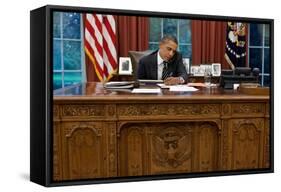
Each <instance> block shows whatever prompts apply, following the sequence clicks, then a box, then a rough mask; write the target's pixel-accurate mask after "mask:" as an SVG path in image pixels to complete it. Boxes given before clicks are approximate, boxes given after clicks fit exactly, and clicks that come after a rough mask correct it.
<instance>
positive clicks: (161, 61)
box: [157, 51, 164, 80]
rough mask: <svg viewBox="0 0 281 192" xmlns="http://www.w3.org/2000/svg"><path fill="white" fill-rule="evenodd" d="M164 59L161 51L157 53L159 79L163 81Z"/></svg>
mask: <svg viewBox="0 0 281 192" xmlns="http://www.w3.org/2000/svg"><path fill="white" fill-rule="evenodd" d="M163 61H164V60H163V59H162V58H161V56H160V54H159V51H158V52H157V79H158V80H161V79H162V72H163V68H164V63H163Z"/></svg>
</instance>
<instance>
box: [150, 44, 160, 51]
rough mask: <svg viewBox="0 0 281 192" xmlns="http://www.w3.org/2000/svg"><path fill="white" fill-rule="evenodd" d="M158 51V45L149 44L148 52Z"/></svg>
mask: <svg viewBox="0 0 281 192" xmlns="http://www.w3.org/2000/svg"><path fill="white" fill-rule="evenodd" d="M157 49H159V45H158V44H155V43H149V50H157Z"/></svg>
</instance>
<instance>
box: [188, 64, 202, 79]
mask: <svg viewBox="0 0 281 192" xmlns="http://www.w3.org/2000/svg"><path fill="white" fill-rule="evenodd" d="M190 73H191V74H193V76H204V71H203V70H202V68H201V67H200V66H199V65H198V66H191V67H190Z"/></svg>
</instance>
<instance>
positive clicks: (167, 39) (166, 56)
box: [159, 35, 178, 61]
mask: <svg viewBox="0 0 281 192" xmlns="http://www.w3.org/2000/svg"><path fill="white" fill-rule="evenodd" d="M177 48H178V40H177V38H176V37H174V36H172V35H166V36H164V37H163V38H162V39H161V41H160V42H159V54H160V56H161V58H162V59H163V60H164V61H169V60H170V59H171V58H172V57H173V56H174V55H175V53H176V50H177Z"/></svg>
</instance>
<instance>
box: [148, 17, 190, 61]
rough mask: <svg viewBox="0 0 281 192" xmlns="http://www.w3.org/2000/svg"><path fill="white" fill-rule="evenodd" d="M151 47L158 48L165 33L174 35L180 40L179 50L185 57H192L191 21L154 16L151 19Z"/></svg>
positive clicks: (151, 48) (152, 48)
mask: <svg viewBox="0 0 281 192" xmlns="http://www.w3.org/2000/svg"><path fill="white" fill-rule="evenodd" d="M149 23H150V28H149V29H150V31H149V49H150V50H156V49H158V46H159V41H160V39H161V38H162V37H163V36H164V35H167V34H169V35H174V36H175V37H177V39H178V42H179V48H178V49H179V51H180V52H181V53H182V56H183V57H184V58H190V60H191V57H192V44H191V22H190V20H189V19H170V18H154V17H151V18H150V20H149Z"/></svg>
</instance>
